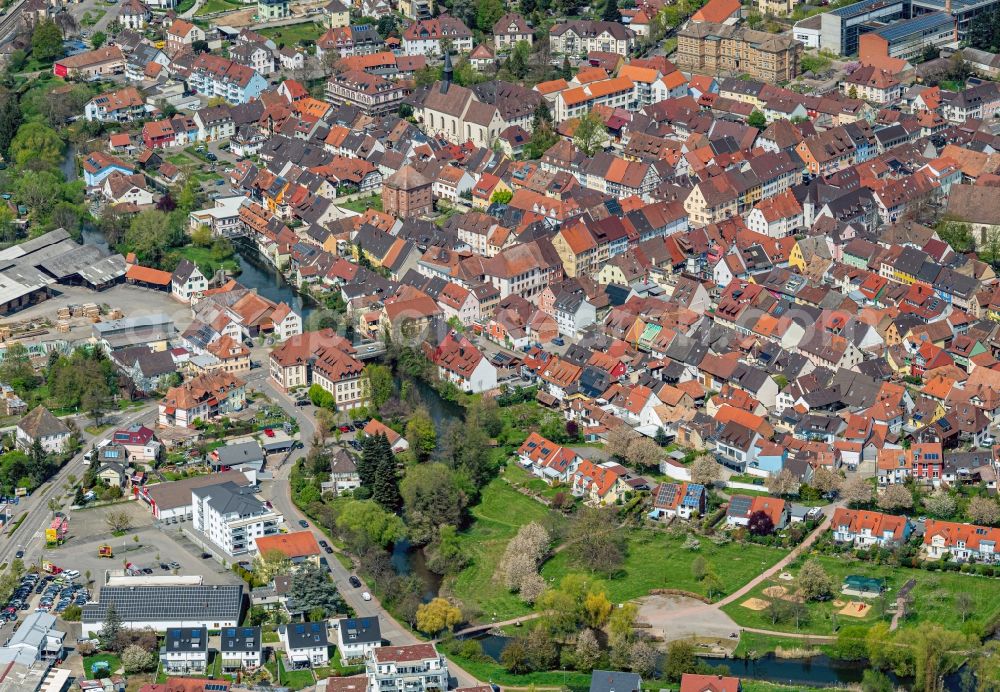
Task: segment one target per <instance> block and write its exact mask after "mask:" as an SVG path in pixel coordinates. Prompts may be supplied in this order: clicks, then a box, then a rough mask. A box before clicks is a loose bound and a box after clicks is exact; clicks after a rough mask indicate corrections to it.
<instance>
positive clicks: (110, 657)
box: [83, 654, 122, 679]
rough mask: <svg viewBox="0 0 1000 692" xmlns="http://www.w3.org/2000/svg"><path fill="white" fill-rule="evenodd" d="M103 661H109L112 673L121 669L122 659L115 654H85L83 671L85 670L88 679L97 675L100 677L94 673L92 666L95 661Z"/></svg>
mask: <svg viewBox="0 0 1000 692" xmlns="http://www.w3.org/2000/svg"><path fill="white" fill-rule="evenodd" d="M101 662H104V663H107V664H108V665H109V666H110V667H111V672H112V673H114V672H116V671H118V670H120V669H121V667H122V662H121V659H119V658H118V657H117V656H115V655H114V654H95V655H94V656H85V657H84V659H83V671H84V675H85V676H86V677H87V678H88V679H93V678H96V677H100V676H97V675H94V674H93V673H92V672H90V668H91V666H93V665H94V664H95V663H101Z"/></svg>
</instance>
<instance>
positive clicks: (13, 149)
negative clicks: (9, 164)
mask: <svg viewBox="0 0 1000 692" xmlns="http://www.w3.org/2000/svg"><path fill="white" fill-rule="evenodd" d="M64 147H65V144H64V143H63V140H62V138H61V137H60V136H59V134H58V133H57V132H56V131H55V130H53V129H52V128H51V127H48V126H47V125H45V124H44V123H40V122H31V123H25V124H23V125H21V127H20V128H18V130H17V134H16V135H15V136H14V139H13V140H12V141H11V143H10V157H11V158H12V159H13V161H14V163H15V164H17V165H18V166H21V167H31V168H40V167H54V166H58V165H59V163H60V162H61V161H62V157H63V148H64ZM53 201H54V200H53Z"/></svg>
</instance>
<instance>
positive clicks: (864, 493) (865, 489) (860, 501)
mask: <svg viewBox="0 0 1000 692" xmlns="http://www.w3.org/2000/svg"><path fill="white" fill-rule="evenodd" d="M841 495H842V496H843V498H844V500H845V501H847V502H848V503H849V504H852V505H868V504H871V502H872V500H873V499H874V498H875V489H874V488H873V487H872V484H871V483H870V482H869V481H868V480H867V479H865V478H862V477H861V476H855V477H854V478H852V479H851V480H849V481H848V482H847V483H846V484H844V489H843V491H842V492H841Z"/></svg>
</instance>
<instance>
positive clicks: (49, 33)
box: [31, 19, 63, 62]
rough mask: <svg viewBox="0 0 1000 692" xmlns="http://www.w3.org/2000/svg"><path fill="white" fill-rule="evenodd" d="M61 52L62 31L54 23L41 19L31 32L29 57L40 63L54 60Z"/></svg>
mask: <svg viewBox="0 0 1000 692" xmlns="http://www.w3.org/2000/svg"><path fill="white" fill-rule="evenodd" d="M62 52H63V36H62V31H60V30H59V27H58V26H56V24H55V22H52V21H50V20H48V19H43V20H42V21H40V22H39V23H38V24H37V25H36V26H35V30H34V31H32V32H31V55H32V57H34V58H35V59H36V60H38V61H40V62H46V61H49V60H55V59H56V58H58V57H59V56H60V55H62Z"/></svg>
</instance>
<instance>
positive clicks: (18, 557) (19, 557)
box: [14, 550, 24, 560]
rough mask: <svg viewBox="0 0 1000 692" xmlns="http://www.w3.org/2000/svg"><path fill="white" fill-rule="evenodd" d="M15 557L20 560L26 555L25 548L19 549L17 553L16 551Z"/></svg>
mask: <svg viewBox="0 0 1000 692" xmlns="http://www.w3.org/2000/svg"><path fill="white" fill-rule="evenodd" d="M14 557H16V558H17V559H18V560H20V559H21V558H22V557H24V551H23V550H18V551H17V552H16V553H14Z"/></svg>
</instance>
